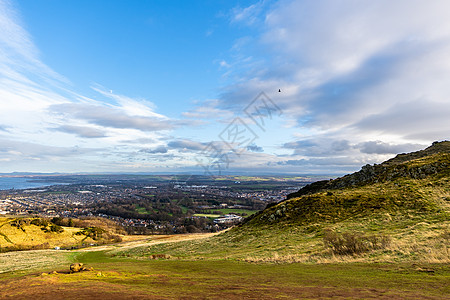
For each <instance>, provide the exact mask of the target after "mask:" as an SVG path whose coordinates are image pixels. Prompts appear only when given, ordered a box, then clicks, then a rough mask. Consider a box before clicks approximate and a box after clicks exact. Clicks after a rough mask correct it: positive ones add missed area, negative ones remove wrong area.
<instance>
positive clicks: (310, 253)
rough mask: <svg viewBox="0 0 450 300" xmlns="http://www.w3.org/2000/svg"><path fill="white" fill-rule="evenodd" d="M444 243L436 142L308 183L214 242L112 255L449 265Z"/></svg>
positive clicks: (447, 223)
mask: <svg viewBox="0 0 450 300" xmlns="http://www.w3.org/2000/svg"><path fill="white" fill-rule="evenodd" d="M449 240H450V142H441V143H434V144H433V145H432V146H430V147H428V148H427V149H425V150H422V151H418V152H414V153H409V154H400V155H398V156H397V157H395V158H393V159H391V160H388V161H386V162H384V163H382V164H379V165H374V166H364V167H363V168H362V170H361V171H359V172H356V173H354V174H350V175H347V176H344V177H341V178H337V179H335V180H331V181H325V182H318V183H313V184H311V185H309V186H306V187H304V188H303V189H301V190H300V191H299V192H297V193H294V194H291V195H290V197H289V199H287V200H285V201H282V202H280V203H278V204H276V205H273V206H270V207H268V208H266V209H265V210H263V211H261V212H259V213H257V214H255V215H253V216H251V217H250V218H248V219H246V221H245V222H244V224H242V225H240V226H239V227H236V228H233V229H232V230H229V231H227V232H225V233H223V234H221V235H219V236H217V237H213V238H211V239H208V240H205V241H195V242H189V243H177V244H173V245H163V246H152V247H148V248H145V247H144V248H137V249H133V250H132V251H130V252H124V253H120V252H119V253H117V255H124V256H128V255H131V256H136V257H145V256H146V255H149V254H150V253H166V254H169V255H171V256H173V257H178V258H189V259H190V258H210V259H221V258H224V257H225V258H228V259H238V260H245V261H302V262H333V261H336V260H337V261H348V260H350V261H352V260H356V261H389V262H392V261H426V262H450V249H449Z"/></svg>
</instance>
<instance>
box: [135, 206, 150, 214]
mask: <svg viewBox="0 0 450 300" xmlns="http://www.w3.org/2000/svg"><path fill="white" fill-rule="evenodd" d="M135 211H136V212H138V213H140V214H142V215H148V214H151V213H152V212H151V211H148V210H147V209H146V208H145V207H141V206H139V205H136V208H135Z"/></svg>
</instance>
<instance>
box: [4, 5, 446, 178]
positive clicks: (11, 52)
mask: <svg viewBox="0 0 450 300" xmlns="http://www.w3.org/2000/svg"><path fill="white" fill-rule="evenodd" d="M449 9H450V3H449V2H448V1H443V0H442V1H432V2H430V1H428V2H426V1H406V0H400V1H394V2H392V1H387V0H381V1H376V2H374V1H368V0H367V1H353V0H345V1H331V0H330V1H304V0H286V1H283V0H279V1H275V0H267V1H264V0H261V1H250V0H245V1H224V0H219V1H195V0H193V1H162V0H158V1H133V2H126V1H88V0H80V1H73V0H68V1H45V0H37V1H7V0H0V173H9V172H36V173H53V172H59V173H114V172H117V173H135V172H142V173H152V172H154V173H166V174H168V173H177V172H182V173H186V174H189V173H192V174H201V173H203V172H204V173H205V174H210V175H219V174H233V173H252V174H274V173H283V174H293V173H297V174H344V173H348V172H352V171H355V170H358V169H360V167H361V166H362V165H364V164H367V163H370V164H373V163H379V162H382V161H384V160H386V159H388V158H390V157H393V156H394V155H395V154H396V153H401V152H410V151H414V150H419V149H423V148H425V147H427V146H429V145H430V144H431V143H432V142H433V141H436V140H446V139H450V134H449V130H450V121H449V120H450V118H449V117H448V116H449V115H450V100H449V99H450V86H449V85H448V79H447V78H450V64H448V62H449V61H450V13H449V11H450V10H449Z"/></svg>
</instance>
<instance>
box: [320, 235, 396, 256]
mask: <svg viewBox="0 0 450 300" xmlns="http://www.w3.org/2000/svg"><path fill="white" fill-rule="evenodd" d="M323 241H324V244H325V246H326V247H328V248H331V250H332V251H333V253H334V254H338V255H353V254H359V253H363V252H369V251H372V250H377V249H384V248H386V247H387V246H388V245H389V244H390V241H391V239H390V238H389V237H387V236H383V235H380V236H376V235H370V236H367V235H364V234H363V233H359V232H345V233H342V234H338V233H336V232H334V231H332V230H330V229H328V230H326V231H325V235H324V237H323Z"/></svg>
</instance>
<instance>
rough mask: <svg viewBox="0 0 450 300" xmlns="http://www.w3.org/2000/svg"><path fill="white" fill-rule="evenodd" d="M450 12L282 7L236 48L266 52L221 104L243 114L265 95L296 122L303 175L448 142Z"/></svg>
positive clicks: (356, 5)
mask: <svg viewBox="0 0 450 300" xmlns="http://www.w3.org/2000/svg"><path fill="white" fill-rule="evenodd" d="M449 9H450V3H449V2H448V1H443V0H440V1H431V2H430V1H420V0H417V1H406V0H401V1H395V2H392V1H387V0H382V1H356V0H346V1H300V0H289V1H283V0H282V1H278V2H277V3H276V4H275V5H274V6H272V7H271V8H269V9H268V10H265V11H264V12H263V14H264V16H261V15H260V16H259V17H258V18H260V20H264V22H265V24H264V26H261V30H260V35H259V36H257V35H256V36H255V37H254V38H253V41H252V43H251V44H248V43H247V44H242V43H241V44H240V47H238V48H235V49H233V50H232V51H237V52H239V53H241V55H242V56H246V55H249V53H248V52H249V51H252V49H255V48H257V49H262V50H260V51H259V56H256V57H253V61H259V63H258V65H257V66H258V68H259V70H258V71H256V72H255V71H254V68H253V67H254V66H246V69H244V70H240V77H239V79H238V80H236V81H234V83H232V84H230V85H228V86H227V87H226V88H224V93H223V95H222V98H221V100H222V101H223V103H224V104H227V105H228V106H230V107H236V109H240V107H243V106H245V105H246V103H248V101H249V99H251V97H252V96H253V95H256V94H258V93H259V92H261V91H265V92H266V93H267V94H268V95H269V97H271V99H273V100H274V101H275V102H276V103H277V105H278V106H279V107H280V108H281V109H282V111H283V116H286V118H287V119H288V120H287V122H286V127H292V125H293V122H292V120H293V119H295V120H296V122H295V123H296V124H295V125H296V128H295V131H296V132H293V137H295V136H297V138H294V140H293V141H291V144H292V145H294V144H299V145H300V144H302V143H303V147H301V148H296V150H295V153H293V154H292V157H291V158H290V159H291V160H297V161H299V162H300V161H303V160H305V161H307V163H305V162H304V161H303V163H299V164H298V165H299V166H302V167H303V168H305V169H304V170H306V169H314V161H317V164H319V162H322V161H327V160H328V159H337V160H339V159H341V157H353V162H354V163H358V162H359V163H364V162H369V161H378V162H379V161H381V160H383V159H385V158H386V157H387V156H388V155H393V152H394V151H400V150H405V151H408V150H411V149H414V150H416V149H418V147H421V146H422V147H423V146H425V145H427V144H429V143H431V142H432V141H434V140H443V139H449V138H450V121H449V118H448V115H449V112H450V101H448V99H450V85H448V80H447V79H448V78H449V77H450V63H449V62H450V18H449V17H448V16H449V15H448V11H449ZM244 12H245V11H242V13H244ZM261 53H262V54H261ZM267 53H269V54H268V55H267ZM278 88H280V89H281V90H282V93H277V92H276V91H278ZM339 140H341V141H342V140H347V142H348V145H349V147H347V148H346V149H343V147H340V146H343V145H344V144H333V141H339ZM374 141H376V142H374ZM307 143H310V145H306V144H307ZM356 145H360V148H361V147H362V148H361V151H362V152H361V151H359V149H360V148H358V147H356ZM285 146H289V143H287V144H286V145H285ZM363 146H364V147H363ZM283 149H286V148H285V147H284V148H283ZM302 149H303V150H302ZM338 149H341V150H339V151H337V150H338ZM363 152H366V153H363ZM368 153H370V155H369V154H368ZM302 159H303V160H302ZM314 159H316V160H314ZM330 168H333V166H330ZM300 172H301V171H300Z"/></svg>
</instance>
